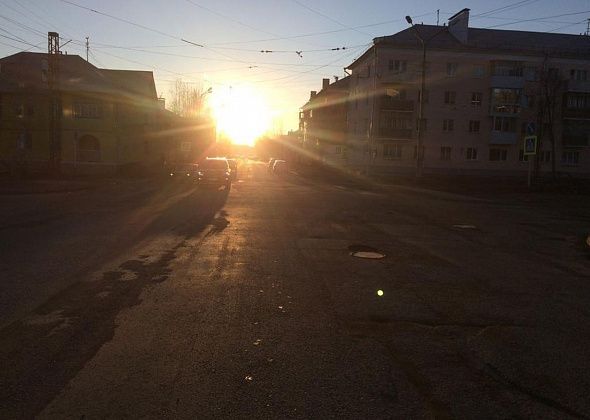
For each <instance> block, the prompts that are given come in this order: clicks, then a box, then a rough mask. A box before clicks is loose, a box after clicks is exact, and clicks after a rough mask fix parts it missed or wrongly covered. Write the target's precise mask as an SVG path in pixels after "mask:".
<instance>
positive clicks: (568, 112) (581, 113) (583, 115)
mask: <svg viewBox="0 0 590 420" xmlns="http://www.w3.org/2000/svg"><path fill="white" fill-rule="evenodd" d="M561 115H562V117H563V118H575V119H588V120H590V108H563V110H562V111H561Z"/></svg>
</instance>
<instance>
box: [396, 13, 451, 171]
mask: <svg viewBox="0 0 590 420" xmlns="http://www.w3.org/2000/svg"><path fill="white" fill-rule="evenodd" d="M406 21H407V22H408V23H409V24H410V25H411V26H412V28H413V29H414V32H415V34H416V38H418V40H419V41H420V43H421V44H422V77H421V81H420V105H419V108H418V127H417V128H418V139H417V141H416V177H418V178H419V177H421V176H422V169H423V165H424V150H423V148H424V146H423V144H422V143H423V141H422V131H423V130H422V126H423V119H424V98H425V96H424V95H425V90H426V45H427V44H428V42H429V41H430V40H431V39H433V38H434V37H436V36H438V35H439V34H440V33H442V32H444V31H446V30H447V29H448V28H447V27H446V26H445V27H443V28H442V29H441V30H440V31H438V32H436V33H435V34H434V35H432V36H431V37H430V38H428V39H426V40H425V39H424V38H423V37H422V35H420V32H419V31H418V29H417V28H416V26H415V25H414V23H413V22H412V18H411V17H410V16H406Z"/></svg>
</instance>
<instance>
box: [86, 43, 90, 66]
mask: <svg viewBox="0 0 590 420" xmlns="http://www.w3.org/2000/svg"><path fill="white" fill-rule="evenodd" d="M89 49H90V43H89V42H88V37H86V62H88V50H89Z"/></svg>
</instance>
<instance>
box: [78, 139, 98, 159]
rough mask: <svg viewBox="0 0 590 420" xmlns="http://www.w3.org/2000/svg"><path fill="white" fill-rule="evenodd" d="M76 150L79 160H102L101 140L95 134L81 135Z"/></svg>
mask: <svg viewBox="0 0 590 420" xmlns="http://www.w3.org/2000/svg"><path fill="white" fill-rule="evenodd" d="M76 152H77V154H76V158H77V160H78V162H100V142H99V141H98V139H97V138H96V137H94V136H88V135H86V136H82V137H80V138H79V139H78V145H77V150H76Z"/></svg>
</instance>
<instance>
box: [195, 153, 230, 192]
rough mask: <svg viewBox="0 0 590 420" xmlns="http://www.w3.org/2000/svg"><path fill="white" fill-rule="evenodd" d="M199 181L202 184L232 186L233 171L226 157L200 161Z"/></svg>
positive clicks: (226, 187)
mask: <svg viewBox="0 0 590 420" xmlns="http://www.w3.org/2000/svg"><path fill="white" fill-rule="evenodd" d="M197 183H198V185H200V186H212V187H221V186H224V187H225V189H227V190H229V189H230V188H231V171H230V168H229V163H228V162H227V159H225V158H207V159H205V160H203V161H201V162H200V163H199V172H198V178H197Z"/></svg>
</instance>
